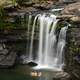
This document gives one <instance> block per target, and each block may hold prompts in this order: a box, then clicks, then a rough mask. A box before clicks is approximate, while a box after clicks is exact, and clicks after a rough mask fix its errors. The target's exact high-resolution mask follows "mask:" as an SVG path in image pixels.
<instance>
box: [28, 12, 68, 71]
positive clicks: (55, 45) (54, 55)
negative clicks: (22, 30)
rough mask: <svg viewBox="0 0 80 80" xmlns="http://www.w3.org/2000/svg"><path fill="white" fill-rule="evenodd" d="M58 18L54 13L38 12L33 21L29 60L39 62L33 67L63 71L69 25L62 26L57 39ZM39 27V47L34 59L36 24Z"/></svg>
mask: <svg viewBox="0 0 80 80" xmlns="http://www.w3.org/2000/svg"><path fill="white" fill-rule="evenodd" d="M58 21H59V20H58V19H56V16H55V15H53V14H46V13H45V14H38V15H37V16H36V17H35V18H34V21H33V26H32V32H31V41H30V50H29V55H28V60H29V61H33V62H35V63H37V64H38V66H36V67H33V69H38V70H39V69H48V70H54V71H62V68H63V64H64V59H63V54H64V47H65V44H66V31H67V28H68V26H65V27H63V28H61V30H60V33H59V37H58V40H57V34H56V28H57V23H58ZM30 23H31V15H30V16H29V22H28V32H29V30H30V28H29V27H30V26H29V24H30ZM37 23H38V25H37V26H38V27H39V35H38V36H39V40H38V48H36V51H37V55H36V58H35V60H34V58H33V57H34V55H35V54H34V53H33V48H34V46H35V45H34V44H33V43H34V37H35V35H34V34H35V29H36V24H37Z"/></svg>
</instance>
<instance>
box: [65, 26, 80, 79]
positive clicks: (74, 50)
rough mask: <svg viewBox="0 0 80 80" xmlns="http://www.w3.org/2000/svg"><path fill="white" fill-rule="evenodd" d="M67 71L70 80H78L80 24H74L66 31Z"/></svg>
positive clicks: (79, 69) (79, 72) (79, 71)
mask: <svg viewBox="0 0 80 80" xmlns="http://www.w3.org/2000/svg"><path fill="white" fill-rule="evenodd" d="M65 57H66V61H67V62H66V63H67V71H68V72H69V73H70V74H71V75H72V78H74V79H72V80H80V24H74V25H72V27H70V28H69V29H68V32H67V49H66V55H65Z"/></svg>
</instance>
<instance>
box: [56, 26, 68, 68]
mask: <svg viewBox="0 0 80 80" xmlns="http://www.w3.org/2000/svg"><path fill="white" fill-rule="evenodd" d="M67 29H68V26H66V27H63V28H61V31H60V34H59V39H58V44H57V56H56V57H57V58H58V62H57V67H60V68H62V67H63V65H64V57H63V56H64V54H63V52H64V47H65V44H66V41H65V40H66V31H67Z"/></svg>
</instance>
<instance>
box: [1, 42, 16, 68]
mask: <svg viewBox="0 0 80 80" xmlns="http://www.w3.org/2000/svg"><path fill="white" fill-rule="evenodd" d="M15 60H16V52H15V51H13V50H12V49H11V50H9V49H7V48H6V45H5V44H2V43H0V68H8V67H11V66H13V65H14V63H15Z"/></svg>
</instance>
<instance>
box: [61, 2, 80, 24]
mask: <svg viewBox="0 0 80 80" xmlns="http://www.w3.org/2000/svg"><path fill="white" fill-rule="evenodd" d="M61 14H62V15H74V17H71V18H70V20H72V21H74V22H80V2H76V3H73V4H70V5H68V6H66V7H65V8H64V10H63V11H62V12H61Z"/></svg>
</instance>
